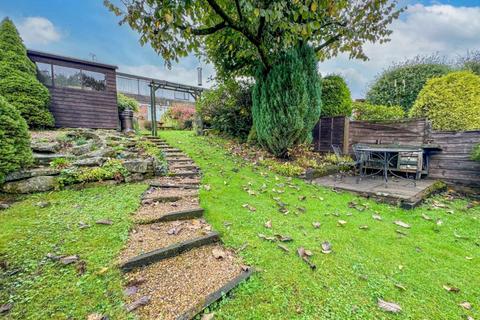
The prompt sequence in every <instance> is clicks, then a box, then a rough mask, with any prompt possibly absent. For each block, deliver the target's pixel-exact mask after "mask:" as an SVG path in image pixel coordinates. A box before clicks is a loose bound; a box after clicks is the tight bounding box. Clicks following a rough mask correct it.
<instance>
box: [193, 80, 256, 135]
mask: <svg viewBox="0 0 480 320" xmlns="http://www.w3.org/2000/svg"><path fill="white" fill-rule="evenodd" d="M196 112H197V113H198V114H199V116H200V117H201V119H202V122H203V124H204V126H206V127H209V128H211V129H214V130H216V131H218V132H220V133H223V134H226V135H228V136H231V137H235V138H240V139H241V140H246V139H247V136H248V133H249V132H250V129H251V127H252V85H251V84H249V83H246V82H238V81H235V80H232V79H229V80H225V81H223V82H221V83H219V84H218V85H217V86H216V87H215V88H212V89H210V90H208V91H205V92H204V93H202V97H201V98H200V99H199V100H197V103H196Z"/></svg>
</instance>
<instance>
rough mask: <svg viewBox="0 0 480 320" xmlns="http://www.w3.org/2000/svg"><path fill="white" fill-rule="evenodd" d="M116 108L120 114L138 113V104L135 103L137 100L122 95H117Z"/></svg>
mask: <svg viewBox="0 0 480 320" xmlns="http://www.w3.org/2000/svg"><path fill="white" fill-rule="evenodd" d="M117 106H118V112H122V111H125V110H132V111H133V112H138V108H139V103H138V102H137V100H135V99H133V98H130V97H128V96H126V95H124V94H123V93H118V94H117Z"/></svg>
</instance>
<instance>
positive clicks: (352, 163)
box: [332, 144, 357, 181]
mask: <svg viewBox="0 0 480 320" xmlns="http://www.w3.org/2000/svg"><path fill="white" fill-rule="evenodd" d="M332 149H333V153H334V154H335V157H337V160H338V165H339V166H342V167H354V168H355V167H356V166H357V162H356V161H345V160H343V159H342V158H343V157H344V154H343V152H342V150H341V149H340V146H339V145H337V144H332ZM335 177H337V175H335ZM344 177H345V171H344V170H340V179H339V180H340V181H341V180H342V179H343V178H344ZM335 180H337V179H335Z"/></svg>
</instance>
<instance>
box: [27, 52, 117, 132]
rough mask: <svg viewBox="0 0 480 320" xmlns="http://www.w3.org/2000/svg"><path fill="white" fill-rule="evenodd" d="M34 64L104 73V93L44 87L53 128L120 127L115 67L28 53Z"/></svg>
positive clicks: (51, 86) (53, 86) (50, 86)
mask: <svg viewBox="0 0 480 320" xmlns="http://www.w3.org/2000/svg"><path fill="white" fill-rule="evenodd" d="M28 55H29V57H30V59H31V60H32V61H34V62H41V63H47V64H53V65H58V66H64V67H71V68H79V69H82V70H87V71H94V72H99V73H103V74H105V80H106V89H105V91H94V90H85V89H81V88H66V87H59V86H55V79H54V82H53V85H47V88H48V89H49V91H50V95H51V103H50V111H51V112H52V114H53V116H54V118H55V126H56V127H68V128H78V127H83V128H103V129H117V128H118V127H119V118H118V109H117V87H116V70H115V69H116V67H115V66H109V65H104V64H100V63H95V62H89V61H83V60H79V59H74V58H67V57H61V56H56V55H52V54H45V53H39V52H35V51H29V52H28Z"/></svg>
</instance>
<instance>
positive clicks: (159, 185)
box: [150, 182, 200, 189]
mask: <svg viewBox="0 0 480 320" xmlns="http://www.w3.org/2000/svg"><path fill="white" fill-rule="evenodd" d="M150 187H156V188H181V189H198V188H200V187H199V185H198V184H178V183H175V184H174V183H165V182H150Z"/></svg>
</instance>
